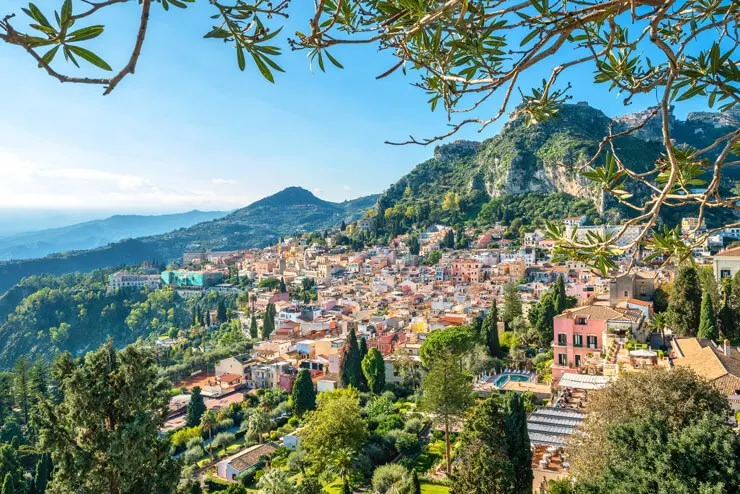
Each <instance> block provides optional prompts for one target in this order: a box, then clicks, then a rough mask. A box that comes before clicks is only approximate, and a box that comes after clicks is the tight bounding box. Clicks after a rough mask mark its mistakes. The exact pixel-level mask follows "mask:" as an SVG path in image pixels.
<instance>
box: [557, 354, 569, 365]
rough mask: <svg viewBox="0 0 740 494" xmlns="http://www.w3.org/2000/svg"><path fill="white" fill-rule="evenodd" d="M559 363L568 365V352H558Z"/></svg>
mask: <svg viewBox="0 0 740 494" xmlns="http://www.w3.org/2000/svg"><path fill="white" fill-rule="evenodd" d="M558 365H568V354H566V353H558Z"/></svg>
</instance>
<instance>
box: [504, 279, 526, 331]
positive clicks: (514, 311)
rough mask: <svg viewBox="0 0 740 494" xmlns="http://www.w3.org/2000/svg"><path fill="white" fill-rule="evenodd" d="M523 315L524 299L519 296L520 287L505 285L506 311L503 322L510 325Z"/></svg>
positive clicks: (511, 284)
mask: <svg viewBox="0 0 740 494" xmlns="http://www.w3.org/2000/svg"><path fill="white" fill-rule="evenodd" d="M521 315H522V297H521V295H519V287H518V286H517V285H516V284H515V283H507V284H506V285H504V310H503V311H502V313H501V320H502V321H504V322H505V323H507V324H508V323H510V322H511V321H513V320H514V319H515V318H517V317H519V316H521Z"/></svg>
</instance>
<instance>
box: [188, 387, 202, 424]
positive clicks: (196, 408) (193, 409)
mask: <svg viewBox="0 0 740 494" xmlns="http://www.w3.org/2000/svg"><path fill="white" fill-rule="evenodd" d="M205 411H206V404H205V401H204V400H203V395H202V394H200V386H194V387H193V389H192V390H191V391H190V403H188V410H187V413H186V415H185V425H187V426H188V427H195V426H197V425H200V418H201V417H202V416H203V414H204V413H205Z"/></svg>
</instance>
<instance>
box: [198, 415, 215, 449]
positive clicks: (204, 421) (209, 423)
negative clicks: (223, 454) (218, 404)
mask: <svg viewBox="0 0 740 494" xmlns="http://www.w3.org/2000/svg"><path fill="white" fill-rule="evenodd" d="M215 425H216V414H215V413H213V410H206V412H205V413H204V414H203V415H202V416H201V418H200V427H201V428H202V429H208V454H209V455H210V457H211V461H213V427H214V426H215Z"/></svg>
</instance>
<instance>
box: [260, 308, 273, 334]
mask: <svg viewBox="0 0 740 494" xmlns="http://www.w3.org/2000/svg"><path fill="white" fill-rule="evenodd" d="M274 329H275V306H274V305H273V304H267V308H266V309H265V314H264V315H263V316H262V339H263V340H268V339H269V338H270V335H271V334H272V332H273V330H274Z"/></svg>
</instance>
